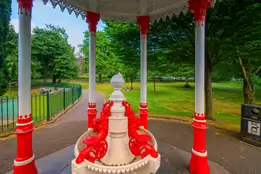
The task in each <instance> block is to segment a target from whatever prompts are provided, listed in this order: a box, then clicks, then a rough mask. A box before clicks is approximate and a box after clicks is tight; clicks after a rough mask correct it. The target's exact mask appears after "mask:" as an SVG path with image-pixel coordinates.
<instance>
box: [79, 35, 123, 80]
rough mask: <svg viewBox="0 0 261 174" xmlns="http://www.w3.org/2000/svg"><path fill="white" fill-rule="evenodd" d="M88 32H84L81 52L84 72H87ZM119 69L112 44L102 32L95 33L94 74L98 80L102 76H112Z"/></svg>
mask: <svg viewBox="0 0 261 174" xmlns="http://www.w3.org/2000/svg"><path fill="white" fill-rule="evenodd" d="M89 36H90V34H89V32H85V35H84V41H83V45H82V48H81V51H82V52H83V54H84V55H85V65H84V66H85V72H86V73H87V72H89V44H90V43H89ZM120 69H121V66H120V63H119V61H118V57H117V56H116V55H115V53H114V49H113V44H112V42H110V40H109V38H107V37H106V34H105V33H104V32H97V33H96V73H97V74H98V75H99V80H100V81H101V80H102V75H114V74H115V73H117V72H118V71H119V70H120Z"/></svg>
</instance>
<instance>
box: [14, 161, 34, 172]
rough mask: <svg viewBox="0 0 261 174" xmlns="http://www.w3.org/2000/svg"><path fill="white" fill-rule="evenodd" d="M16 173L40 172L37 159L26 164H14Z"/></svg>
mask: <svg viewBox="0 0 261 174" xmlns="http://www.w3.org/2000/svg"><path fill="white" fill-rule="evenodd" d="M14 174H38V171H37V168H36V166H35V160H33V161H32V162H30V163H29V164H26V165H24V166H14Z"/></svg>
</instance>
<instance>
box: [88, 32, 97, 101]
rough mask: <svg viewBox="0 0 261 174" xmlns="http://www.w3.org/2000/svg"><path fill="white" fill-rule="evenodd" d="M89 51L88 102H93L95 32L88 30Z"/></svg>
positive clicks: (94, 90)
mask: <svg viewBox="0 0 261 174" xmlns="http://www.w3.org/2000/svg"><path fill="white" fill-rule="evenodd" d="M89 44H90V53H89V103H95V102H96V99H95V93H96V32H90V42H89Z"/></svg>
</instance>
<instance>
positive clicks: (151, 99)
mask: <svg viewBox="0 0 261 174" xmlns="http://www.w3.org/2000/svg"><path fill="white" fill-rule="evenodd" d="M70 83H74V84H82V85H83V89H88V80H84V79H81V80H72V81H71V82H70ZM133 85H134V91H133V92H124V94H125V97H126V98H127V101H128V102H129V103H130V104H131V105H132V107H133V109H134V110H135V111H136V112H138V111H139V101H140V100H139V98H140V90H139V89H140V85H139V83H134V84H133ZM190 85H191V86H192V88H184V87H183V86H184V82H171V83H160V82H159V83H157V84H156V94H154V92H153V83H148V104H149V112H150V115H152V116H169V117H184V118H192V117H193V113H194V108H195V100H194V99H195V91H194V84H193V83H190ZM127 86H128V87H130V84H129V83H126V84H125V87H124V88H126V87H127ZM97 91H98V92H101V93H103V94H104V95H105V96H106V98H107V99H109V96H110V94H111V93H112V91H113V88H112V85H111V84H109V83H97ZM243 101H244V100H243V91H242V84H240V83H213V102H214V109H215V116H216V119H217V122H216V123H215V124H217V126H218V127H223V128H224V127H225V128H226V129H228V130H232V131H236V132H238V131H239V128H240V116H241V104H242V103H243ZM256 104H257V105H261V88H258V89H256Z"/></svg>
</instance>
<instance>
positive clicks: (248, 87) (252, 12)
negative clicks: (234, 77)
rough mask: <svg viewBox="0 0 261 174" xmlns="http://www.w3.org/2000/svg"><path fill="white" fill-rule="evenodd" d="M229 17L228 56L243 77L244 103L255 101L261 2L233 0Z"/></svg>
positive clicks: (260, 68) (259, 65)
mask: <svg viewBox="0 0 261 174" xmlns="http://www.w3.org/2000/svg"><path fill="white" fill-rule="evenodd" d="M234 4H235V5H234V6H233V10H234V13H233V14H234V18H236V19H237V20H232V19H234V18H232V19H231V26H233V27H234V28H235V29H234V30H232V29H231V31H230V32H231V33H232V34H231V37H230V38H228V39H227V40H226V41H227V43H228V44H229V45H230V47H229V48H228V49H230V52H229V53H230V54H228V57H230V58H232V59H234V62H236V64H237V66H238V69H239V71H240V72H241V76H242V78H243V82H244V83H243V93H244V103H245V104H254V103H255V85H254V83H253V82H255V79H256V78H257V77H258V75H259V74H260V73H261V56H260V55H261V49H260V48H261V14H260V11H261V3H260V2H259V1H257V0H250V1H235V2H234Z"/></svg>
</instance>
